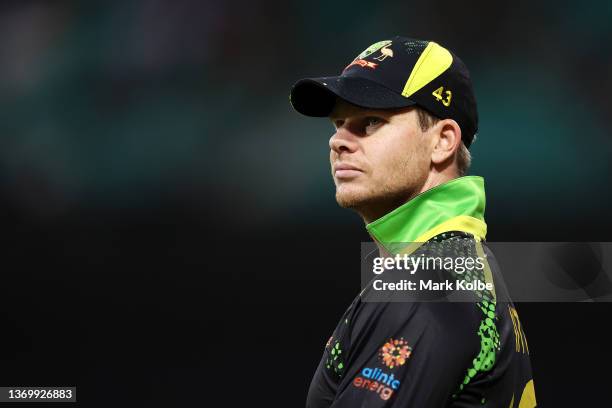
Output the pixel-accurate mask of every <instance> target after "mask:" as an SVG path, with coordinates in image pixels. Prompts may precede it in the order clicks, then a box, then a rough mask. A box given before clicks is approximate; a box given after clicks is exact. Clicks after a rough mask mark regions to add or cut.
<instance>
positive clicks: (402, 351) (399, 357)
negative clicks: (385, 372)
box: [378, 337, 412, 368]
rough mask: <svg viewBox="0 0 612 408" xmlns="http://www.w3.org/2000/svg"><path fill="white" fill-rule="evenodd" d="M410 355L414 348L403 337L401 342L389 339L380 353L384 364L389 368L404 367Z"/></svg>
mask: <svg viewBox="0 0 612 408" xmlns="http://www.w3.org/2000/svg"><path fill="white" fill-rule="evenodd" d="M410 354H412V348H411V347H410V346H409V345H408V342H407V341H406V340H404V339H403V338H402V337H400V339H399V340H393V339H389V341H388V342H386V343H385V345H384V346H382V347H381V348H380V352H379V353H378V355H379V356H380V358H381V360H382V362H383V364H384V365H386V366H387V367H389V368H393V367H399V366H402V365H404V363H406V360H408V359H409V358H410Z"/></svg>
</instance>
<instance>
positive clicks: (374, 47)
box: [355, 40, 393, 61]
mask: <svg viewBox="0 0 612 408" xmlns="http://www.w3.org/2000/svg"><path fill="white" fill-rule="evenodd" d="M387 45H391V40H385V41H379V42H376V43H374V44H372V45H370V46H369V47H368V48H366V49H365V50H363V52H362V53H361V54H359V55H358V56H356V57H355V60H359V59H364V58H367V57H368V56H370V55H372V54H374V53H375V52H376V51H378V50H380V49H381V48H383V47H385V46H387ZM391 54H393V51H391ZM381 61H382V60H381Z"/></svg>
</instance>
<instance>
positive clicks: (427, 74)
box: [291, 37, 478, 221]
mask: <svg viewBox="0 0 612 408" xmlns="http://www.w3.org/2000/svg"><path fill="white" fill-rule="evenodd" d="M291 103H292V105H293V107H294V108H295V109H296V110H297V111H298V112H300V113H302V114H305V115H308V116H319V117H326V116H327V117H330V119H331V120H332V122H333V124H334V126H335V128H336V132H335V134H334V135H333V136H332V138H331V139H330V147H331V153H330V158H331V162H332V173H333V176H334V182H335V184H336V188H337V191H336V198H337V199H338V202H339V203H340V205H342V206H345V207H350V208H354V209H356V210H357V211H358V212H359V213H360V214H361V215H362V216H363V217H364V219H365V220H366V221H372V220H373V219H375V218H376V217H379V216H382V215H384V214H385V213H387V212H389V211H391V210H393V209H394V208H396V207H397V206H399V205H401V204H403V203H404V202H405V201H407V200H409V199H410V198H412V197H413V196H414V195H416V194H418V193H420V192H422V191H425V190H427V189H429V188H432V187H435V186H436V185H438V184H440V183H443V182H445V181H447V180H449V179H451V178H454V177H458V176H461V175H463V174H465V172H466V171H467V167H469V161H470V158H469V152H468V150H467V148H468V147H469V146H470V144H471V143H472V141H473V140H474V138H475V134H476V131H477V129H478V114H477V109H476V100H475V97H474V94H473V90H472V84H471V80H470V77H469V73H468V71H467V68H466V67H465V65H464V64H463V62H462V61H461V60H460V59H459V58H458V57H457V56H456V55H454V54H453V53H452V52H450V51H448V50H447V49H445V48H443V47H441V46H440V45H438V44H436V43H434V42H431V41H421V40H414V39H409V38H404V37H394V38H393V39H391V40H385V41H379V42H377V43H375V44H373V45H371V46H370V47H368V48H367V49H366V50H364V51H363V52H362V53H360V54H359V55H358V56H357V57H356V58H355V59H354V60H353V61H352V62H351V63H350V64H349V65H348V66H347V67H346V68H344V70H343V71H342V74H341V75H339V76H333V77H322V78H308V79H303V80H300V81H298V82H297V83H296V84H295V85H294V86H293V88H292V90H291ZM350 166H353V167H355V168H356V169H352V170H351V169H349V167H350Z"/></svg>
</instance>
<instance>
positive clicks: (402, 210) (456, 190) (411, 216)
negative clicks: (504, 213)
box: [366, 176, 487, 252]
mask: <svg viewBox="0 0 612 408" xmlns="http://www.w3.org/2000/svg"><path fill="white" fill-rule="evenodd" d="M484 210H485V191H484V179H483V178H482V177H479V176H465V177H459V178H456V179H453V180H450V181H448V182H446V183H443V184H440V185H438V186H436V187H434V188H432V189H429V190H427V191H424V192H422V193H421V194H419V195H417V196H415V197H414V198H412V199H411V200H410V201H408V202H407V203H405V204H403V205H402V206H400V207H398V208H396V209H395V210H393V211H391V212H390V213H388V214H386V215H384V216H383V217H381V218H379V219H377V220H376V221H373V222H371V223H370V224H368V225H367V226H366V229H367V230H368V232H369V233H370V235H371V236H372V238H374V239H375V240H376V241H377V242H379V243H380V244H382V245H383V246H384V247H385V248H386V249H387V250H391V248H390V244H394V243H409V242H426V241H427V240H429V239H431V238H433V237H434V236H436V235H438V234H442V233H444V232H447V231H464V232H467V233H470V234H472V235H474V237H475V238H476V239H477V240H478V241H481V240H484V239H485V237H486V234H487V224H486V223H485V221H484ZM392 252H393V251H392Z"/></svg>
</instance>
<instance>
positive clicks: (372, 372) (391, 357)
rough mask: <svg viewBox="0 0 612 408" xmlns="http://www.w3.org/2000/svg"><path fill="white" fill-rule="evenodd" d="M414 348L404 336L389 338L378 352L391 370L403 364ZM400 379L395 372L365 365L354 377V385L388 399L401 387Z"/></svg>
mask: <svg viewBox="0 0 612 408" xmlns="http://www.w3.org/2000/svg"><path fill="white" fill-rule="evenodd" d="M411 353H412V348H411V347H410V346H409V345H408V342H406V340H404V339H403V338H400V339H399V340H394V339H389V341H387V342H386V343H385V344H384V345H383V346H382V347H381V348H380V352H379V354H378V356H379V358H380V360H381V362H382V363H383V364H384V365H385V366H386V367H388V368H389V369H390V370H392V369H393V368H396V367H399V366H402V365H404V364H405V363H406V360H408V358H410V354H411ZM400 385H401V383H400V380H398V379H396V378H395V375H394V374H393V373H387V372H385V371H383V370H382V369H380V368H370V367H365V368H364V369H363V370H361V372H360V373H359V374H358V375H357V376H356V377H355V378H354V379H353V386H354V387H356V388H362V389H364V390H367V391H370V392H374V393H376V394H378V396H379V397H380V399H382V400H385V401H386V400H388V399H389V398H391V397H392V396H393V393H394V392H395V391H397V390H398V389H399V387H400Z"/></svg>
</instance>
